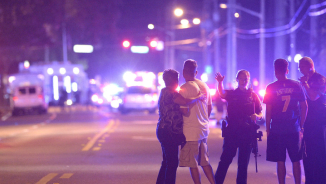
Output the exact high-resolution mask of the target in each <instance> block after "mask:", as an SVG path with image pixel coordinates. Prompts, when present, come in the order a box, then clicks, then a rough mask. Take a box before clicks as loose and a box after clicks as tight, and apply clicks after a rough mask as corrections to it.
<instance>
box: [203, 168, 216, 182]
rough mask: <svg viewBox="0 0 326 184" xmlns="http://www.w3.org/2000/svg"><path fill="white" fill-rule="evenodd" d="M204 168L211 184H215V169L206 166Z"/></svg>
mask: <svg viewBox="0 0 326 184" xmlns="http://www.w3.org/2000/svg"><path fill="white" fill-rule="evenodd" d="M202 168H203V171H204V173H205V175H206V177H207V179H208V181H209V182H210V183H211V184H215V178H214V173H213V168H212V166H211V165H205V166H202Z"/></svg>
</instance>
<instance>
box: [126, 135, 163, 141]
mask: <svg viewBox="0 0 326 184" xmlns="http://www.w3.org/2000/svg"><path fill="white" fill-rule="evenodd" d="M132 139H136V140H145V141H157V137H144V136H133V137H132Z"/></svg>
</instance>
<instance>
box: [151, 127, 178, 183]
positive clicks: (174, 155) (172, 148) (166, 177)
mask: <svg viewBox="0 0 326 184" xmlns="http://www.w3.org/2000/svg"><path fill="white" fill-rule="evenodd" d="M156 134H157V138H158V139H159V141H160V143H161V147H162V153H163V161H162V165H161V168H160V171H159V173H158V176H157V180H156V184H175V180H176V173H177V168H178V164H179V158H178V153H179V145H177V144H175V143H174V142H173V140H171V137H170V136H168V132H166V130H165V129H163V128H159V129H157V132H156Z"/></svg>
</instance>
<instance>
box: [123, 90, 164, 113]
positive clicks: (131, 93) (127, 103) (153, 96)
mask: <svg viewBox="0 0 326 184" xmlns="http://www.w3.org/2000/svg"><path fill="white" fill-rule="evenodd" d="M121 99H122V102H121V104H120V105H119V110H120V112H121V113H122V114H125V113H128V112H130V111H131V110H148V111H149V113H155V112H156V109H157V103H158V94H157V90H156V89H155V88H153V87H152V88H151V87H145V86H130V87H127V88H126V90H125V92H124V93H122V96H121Z"/></svg>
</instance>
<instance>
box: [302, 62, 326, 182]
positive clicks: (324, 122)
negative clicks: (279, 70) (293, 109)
mask: <svg viewBox="0 0 326 184" xmlns="http://www.w3.org/2000/svg"><path fill="white" fill-rule="evenodd" d="M299 69H300V72H301V73H302V74H303V76H302V77H301V78H300V79H299V80H300V82H301V84H302V86H303V87H304V89H305V92H306V96H307V102H308V107H309V110H308V114H307V119H306V122H305V123H304V133H303V138H304V142H305V145H306V155H305V157H304V158H303V165H304V171H305V177H306V184H326V148H325V147H326V145H325V144H326V143H325V142H326V141H325V137H326V131H325V129H326V128H325V127H326V96H325V83H326V79H325V77H324V76H323V75H321V74H319V73H317V72H316V70H315V67H314V62H313V61H312V59H311V58H309V57H303V58H302V59H301V60H300V61H299Z"/></svg>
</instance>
